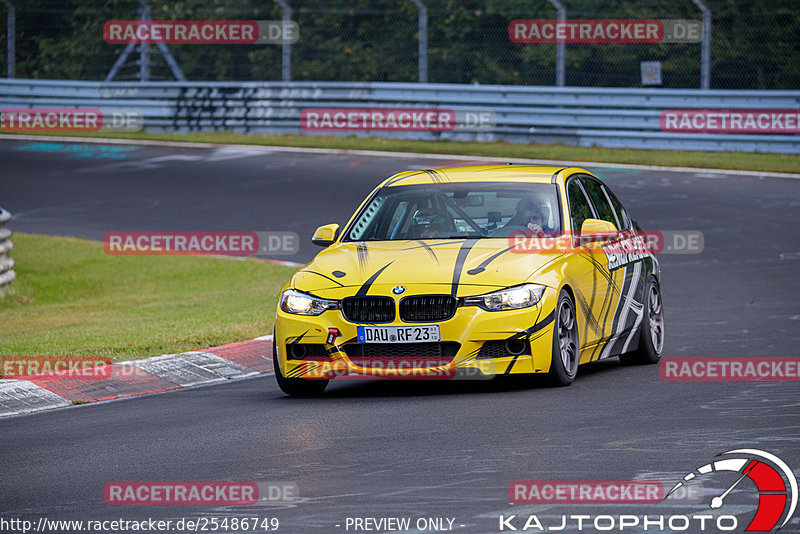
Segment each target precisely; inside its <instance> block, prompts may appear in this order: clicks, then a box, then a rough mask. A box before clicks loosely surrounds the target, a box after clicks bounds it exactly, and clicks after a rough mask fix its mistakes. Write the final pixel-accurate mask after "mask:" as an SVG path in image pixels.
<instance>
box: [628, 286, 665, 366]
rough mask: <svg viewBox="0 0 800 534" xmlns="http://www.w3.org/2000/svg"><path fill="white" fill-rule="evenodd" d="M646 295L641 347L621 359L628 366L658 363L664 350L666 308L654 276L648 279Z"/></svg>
mask: <svg viewBox="0 0 800 534" xmlns="http://www.w3.org/2000/svg"><path fill="white" fill-rule="evenodd" d="M644 295H645V297H644V310H643V313H644V316H643V317H642V324H641V325H640V326H639V345H638V347H637V348H636V350H634V351H632V352H629V353H627V354H622V355H621V356H620V357H619V360H620V361H621V362H622V363H624V364H626V365H642V364H653V363H658V361H659V360H660V359H661V352H662V351H663V350H664V307H663V306H662V304H661V288H660V287H659V285H658V281H657V280H656V278H655V276H653V275H652V274H651V275H649V276H648V277H647V283H646V285H645V290H644Z"/></svg>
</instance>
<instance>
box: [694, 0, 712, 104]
mask: <svg viewBox="0 0 800 534" xmlns="http://www.w3.org/2000/svg"><path fill="white" fill-rule="evenodd" d="M692 2H694V5H696V6H697V7H699V8H700V11H702V12H703V43H702V44H701V45H700V46H701V50H700V88H701V89H709V88H710V87H711V10H710V9H708V6H707V5H706V4H705V2H704V1H703V0H692Z"/></svg>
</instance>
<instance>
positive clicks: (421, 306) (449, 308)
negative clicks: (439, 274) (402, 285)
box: [400, 295, 458, 323]
mask: <svg viewBox="0 0 800 534" xmlns="http://www.w3.org/2000/svg"><path fill="white" fill-rule="evenodd" d="M457 305H458V301H457V300H456V298H455V297H452V296H450V295H414V296H410V297H405V298H403V299H401V300H400V319H401V320H403V321H405V322H408V323H424V322H429V321H446V320H447V319H450V318H451V317H452V316H453V315H455V313H456V306H457Z"/></svg>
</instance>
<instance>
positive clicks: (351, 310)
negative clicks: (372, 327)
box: [342, 297, 394, 323]
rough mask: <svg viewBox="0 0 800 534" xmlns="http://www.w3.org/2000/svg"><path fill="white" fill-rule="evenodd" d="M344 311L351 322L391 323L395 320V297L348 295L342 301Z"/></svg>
mask: <svg viewBox="0 0 800 534" xmlns="http://www.w3.org/2000/svg"><path fill="white" fill-rule="evenodd" d="M342 313H343V314H344V318H345V319H347V320H348V321H350V322H351V323H391V322H392V321H394V299H393V298H392V297H347V298H346V299H344V300H343V301H342Z"/></svg>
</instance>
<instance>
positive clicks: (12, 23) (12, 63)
mask: <svg viewBox="0 0 800 534" xmlns="http://www.w3.org/2000/svg"><path fill="white" fill-rule="evenodd" d="M3 3H4V4H5V5H6V7H7V8H8V20H7V23H8V30H7V33H8V35H7V36H6V37H7V38H8V50H7V52H8V77H9V78H15V77H16V62H17V58H16V55H17V51H16V42H17V35H16V33H17V31H16V26H17V18H16V13H15V11H14V6H13V5H12V4H11V2H10V1H9V0H3Z"/></svg>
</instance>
